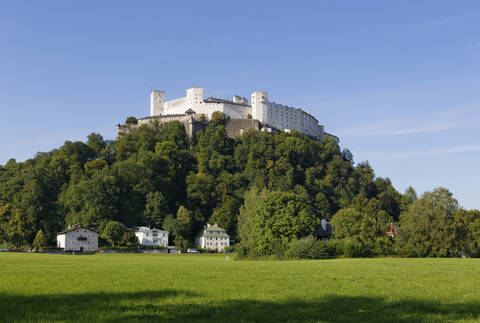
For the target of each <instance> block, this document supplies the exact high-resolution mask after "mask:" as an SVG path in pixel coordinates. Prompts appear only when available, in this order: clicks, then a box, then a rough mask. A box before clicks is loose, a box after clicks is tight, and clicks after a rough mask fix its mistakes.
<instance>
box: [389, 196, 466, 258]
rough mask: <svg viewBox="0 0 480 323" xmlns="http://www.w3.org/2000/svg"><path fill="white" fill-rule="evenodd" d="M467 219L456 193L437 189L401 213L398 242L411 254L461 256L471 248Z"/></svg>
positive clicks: (408, 254) (418, 255) (403, 249)
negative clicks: (461, 210) (453, 194)
mask: <svg viewBox="0 0 480 323" xmlns="http://www.w3.org/2000/svg"><path fill="white" fill-rule="evenodd" d="M466 220H467V218H466V216H465V214H463V213H462V212H460V207H459V205H458V202H457V200H456V199H454V198H453V197H452V193H450V192H449V191H448V190H447V189H445V188H437V189H435V190H434V191H433V192H426V193H424V194H423V195H422V197H421V198H420V199H418V200H416V201H415V202H413V203H412V205H411V206H410V207H409V209H408V211H406V212H405V213H403V214H402V215H401V217H400V222H401V224H400V227H399V229H398V235H397V237H396V241H397V243H399V246H400V247H401V250H402V252H403V254H405V255H407V256H415V257H427V256H430V257H458V256H461V255H463V254H465V253H466V252H467V250H466V249H467V248H468V242H469V241H468V240H469V239H468V231H469V230H468V226H467V221H466Z"/></svg>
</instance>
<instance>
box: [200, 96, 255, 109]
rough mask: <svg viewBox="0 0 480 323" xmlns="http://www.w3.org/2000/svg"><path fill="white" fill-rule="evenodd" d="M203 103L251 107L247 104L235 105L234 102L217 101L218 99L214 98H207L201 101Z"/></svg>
mask: <svg viewBox="0 0 480 323" xmlns="http://www.w3.org/2000/svg"><path fill="white" fill-rule="evenodd" d="M203 102H205V103H228V104H233V105H240V106H243V107H251V105H249V104H243V103H235V102H233V101H230V100H225V99H218V98H214V97H209V98H207V99H205V100H203Z"/></svg>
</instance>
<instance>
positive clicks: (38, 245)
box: [33, 229, 48, 250]
mask: <svg viewBox="0 0 480 323" xmlns="http://www.w3.org/2000/svg"><path fill="white" fill-rule="evenodd" d="M47 243H48V241H47V236H46V235H45V233H43V231H42V229H40V230H38V232H37V235H36V236H35V240H33V247H34V248H35V249H37V250H43V249H44V248H45V247H46V246H47Z"/></svg>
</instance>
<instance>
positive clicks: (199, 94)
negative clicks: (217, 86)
mask: <svg viewBox="0 0 480 323" xmlns="http://www.w3.org/2000/svg"><path fill="white" fill-rule="evenodd" d="M202 102H203V88H201V87H191V88H189V89H187V100H186V103H187V106H186V108H187V109H193V110H194V111H195V106H197V105H198V104H201V103H202Z"/></svg>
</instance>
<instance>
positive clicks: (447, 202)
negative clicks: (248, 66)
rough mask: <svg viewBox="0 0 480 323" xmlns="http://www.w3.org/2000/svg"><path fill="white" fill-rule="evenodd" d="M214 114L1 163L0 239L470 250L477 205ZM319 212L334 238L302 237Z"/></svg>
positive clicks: (249, 249)
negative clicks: (217, 236) (138, 230)
mask: <svg viewBox="0 0 480 323" xmlns="http://www.w3.org/2000/svg"><path fill="white" fill-rule="evenodd" d="M214 119H215V120H214V121H213V122H211V123H210V124H209V126H208V127H207V128H206V130H205V131H204V132H199V133H197V135H196V137H195V138H192V139H189V138H188V137H187V135H186V132H185V129H184V127H183V125H182V124H181V123H179V122H176V121H174V122H169V123H165V124H158V123H154V122H153V123H152V124H151V125H150V126H146V125H142V126H140V127H138V128H137V129H136V130H134V131H132V132H130V133H127V134H125V135H123V136H121V137H120V138H118V139H116V140H115V141H111V140H104V139H103V137H102V136H101V135H99V134H96V133H92V134H91V135H89V136H88V140H87V142H86V143H83V142H69V141H67V142H65V144H64V145H63V146H62V147H60V148H59V149H56V150H53V151H51V152H48V153H38V154H37V155H36V156H35V157H34V158H32V159H30V160H27V161H25V162H22V163H17V162H16V161H15V160H10V161H9V162H8V163H7V164H6V165H4V166H0V243H6V244H10V245H14V246H32V245H35V246H38V247H40V246H43V245H44V244H45V238H46V240H47V241H48V243H49V244H50V245H52V244H54V241H55V236H56V233H57V232H59V231H61V230H63V229H64V228H65V227H66V226H68V225H72V224H81V225H84V226H90V227H95V228H97V230H98V231H99V232H101V233H102V237H103V238H104V239H105V240H106V241H109V242H110V243H111V244H112V245H135V242H134V236H133V234H132V233H131V231H128V230H127V229H126V228H132V227H134V226H141V225H146V226H152V227H157V228H163V229H165V230H168V231H169V232H170V236H171V241H170V243H171V244H175V245H177V246H179V247H181V248H182V249H185V248H188V247H189V246H192V245H193V243H194V237H195V235H196V234H198V232H199V231H200V230H201V228H202V227H203V226H204V225H205V224H206V223H214V222H215V223H218V225H219V226H220V227H223V228H225V229H226V230H227V232H228V233H229V234H230V235H231V240H232V242H235V243H236V245H237V250H238V251H239V253H240V254H244V255H248V254H255V255H270V254H279V255H290V256H291V257H300V258H301V257H306V258H311V257H313V256H312V255H314V254H317V255H319V256H318V258H323V257H327V256H328V257H331V256H339V255H344V256H359V255H364V256H368V255H393V254H399V255H406V256H461V255H468V256H478V255H479V254H480V214H479V213H480V212H478V211H466V210H463V209H461V208H460V207H459V206H458V202H457V201H456V200H454V199H453V198H452V196H451V193H450V192H448V191H447V190H445V189H437V190H435V191H434V192H432V193H425V194H424V195H423V196H422V197H421V198H418V197H417V195H416V193H415V191H414V190H413V189H411V188H409V189H408V190H407V191H406V192H405V194H400V193H399V192H397V191H396V190H395V188H394V187H393V186H392V183H391V182H390V180H389V179H388V178H385V179H384V178H376V177H375V176H374V172H373V169H372V168H371V167H370V165H369V164H368V162H364V163H359V164H354V162H353V156H352V154H351V153H350V151H348V150H344V151H341V150H340V148H339V146H338V144H337V143H336V142H334V141H333V140H331V139H330V138H325V139H324V140H323V141H322V142H320V141H317V140H315V139H313V138H310V137H308V136H306V135H302V134H299V133H298V132H296V131H292V132H291V133H278V134H275V135H272V134H266V133H262V132H258V131H253V130H252V131H248V132H245V133H244V134H243V135H242V136H240V137H238V138H235V139H232V138H229V137H228V136H227V132H226V130H225V127H224V121H225V117H224V116H223V115H222V114H221V113H218V114H216V115H215V118H214ZM321 219H327V220H329V221H331V223H332V225H333V228H334V239H333V240H332V241H330V242H329V243H328V244H327V243H324V242H322V241H313V240H311V239H310V240H305V239H303V238H305V237H307V236H309V235H310V234H311V233H312V232H313V231H314V230H316V229H318V228H319V225H320V220H321ZM390 223H395V224H397V225H398V235H397V237H395V238H394V239H391V238H389V237H387V235H386V234H385V231H386V230H388V229H389V226H390ZM39 232H41V233H39ZM132 236H133V237H132ZM36 237H37V238H36ZM304 240H305V241H304ZM322 243H323V244H322ZM306 246H309V247H308V248H310V249H312V250H310V251H309V250H307V251H306V249H305V248H306ZM308 248H307V249H308ZM304 254H308V255H309V256H301V255H304Z"/></svg>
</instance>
